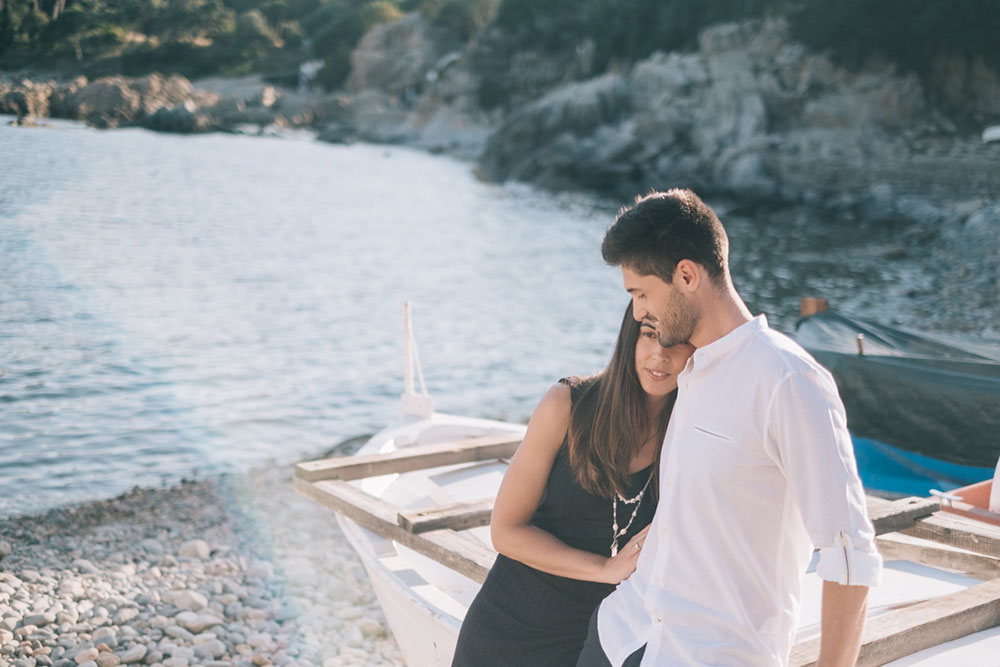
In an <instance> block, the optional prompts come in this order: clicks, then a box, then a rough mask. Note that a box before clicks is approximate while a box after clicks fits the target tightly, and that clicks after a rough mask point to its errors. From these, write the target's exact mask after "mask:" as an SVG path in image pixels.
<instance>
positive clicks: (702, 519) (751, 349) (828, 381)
mask: <svg viewBox="0 0 1000 667" xmlns="http://www.w3.org/2000/svg"><path fill="white" fill-rule="evenodd" d="M678 385H679V391H678V395H677V402H676V404H675V405H674V410H673V414H672V416H671V418H670V425H669V427H668V429H667V434H666V438H665V439H664V445H663V453H662V455H661V460H660V487H659V505H658V507H657V510H656V515H655V517H654V518H653V522H652V527H651V529H650V532H649V535H648V537H647V538H646V542H645V544H644V545H643V548H642V554H641V555H640V557H639V562H638V566H637V569H636V571H635V573H633V574H632V576H631V577H629V578H628V579H626V580H625V581H623V582H622V583H621V584H620V585H619V586H618V588H617V590H616V591H615V592H614V593H612V594H611V596H609V597H608V598H607V599H605V600H604V602H603V603H602V604H601V607H600V611H599V615H598V632H599V635H600V639H601V645H602V646H603V648H604V652H605V653H606V654H607V656H608V658H609V659H610V661H611V663H612V664H613V665H621V664H622V663H623V662H624V660H625V658H626V657H628V656H629V655H630V654H631V653H632V652H634V651H635V650H636V649H638V648H639V647H640V646H642V645H643V644H646V651H645V654H644V656H643V660H642V664H643V665H656V666H660V665H740V666H741V667H743V666H750V665H767V666H769V667H770V666H772V665H785V664H787V661H788V654H789V651H790V649H791V643H792V638H793V636H794V634H795V629H796V623H797V621H798V616H799V593H800V582H801V577H802V575H803V573H804V572H805V570H806V568H807V566H808V564H809V561H810V558H811V555H812V551H813V548H814V547H817V548H819V549H820V560H819V563H818V565H817V568H816V572H817V574H819V576H820V577H822V578H823V579H826V580H829V581H835V582H838V583H841V584H851V585H863V586H873V585H876V584H877V583H878V581H879V578H880V575H881V566H882V559H881V557H880V556H879V555H878V552H877V551H876V549H875V542H874V539H875V532H874V530H873V528H872V525H871V522H870V521H869V520H868V516H867V512H866V506H865V495H864V490H863V488H862V486H861V482H860V480H859V479H858V475H857V466H856V464H855V461H854V450H853V448H852V445H851V439H850V435H849V434H848V432H847V424H846V417H845V413H844V407H843V404H842V403H841V401H840V397H839V395H838V394H837V387H836V384H835V383H834V380H833V377H832V376H831V375H830V374H829V372H827V371H826V369H824V368H822V367H821V366H820V365H819V364H818V363H817V362H816V361H815V360H814V359H813V358H812V357H811V356H810V355H809V354H808V353H807V352H806V351H805V350H803V349H802V348H801V347H799V346H798V344H796V343H795V342H794V341H792V340H791V339H789V338H788V337H787V336H784V335H783V334H781V333H778V332H776V331H773V330H772V329H770V328H768V326H767V320H766V319H765V318H764V316H763V315H761V316H758V317H757V318H755V319H753V320H751V321H750V322H747V323H745V324H743V325H741V326H740V327H738V328H737V329H735V330H734V331H732V332H730V333H729V334H728V335H726V336H724V337H723V338H720V339H719V340H717V341H714V342H713V343H710V344H709V345H706V346H704V347H702V348H699V349H698V350H696V351H695V353H694V355H693V356H692V357H691V359H689V360H688V363H687V366H686V367H685V368H684V370H683V371H682V372H681V373H680V374H679V376H678Z"/></svg>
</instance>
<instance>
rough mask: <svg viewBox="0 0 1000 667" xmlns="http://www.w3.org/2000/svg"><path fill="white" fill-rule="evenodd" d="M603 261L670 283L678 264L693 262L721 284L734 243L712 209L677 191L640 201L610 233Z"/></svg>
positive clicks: (689, 193) (623, 213) (621, 215)
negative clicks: (684, 260)
mask: <svg viewBox="0 0 1000 667" xmlns="http://www.w3.org/2000/svg"><path fill="white" fill-rule="evenodd" d="M601 255H602V256H603V257H604V261H605V262H607V263H608V264H611V265H612V266H626V267H628V268H629V269H630V270H632V271H635V272H636V273H640V274H642V275H652V276H657V277H658V278H660V279H661V280H663V281H665V282H668V283H669V282H671V281H672V280H673V277H674V270H675V269H676V268H677V263H678V262H680V261H681V260H682V259H688V260H691V261H692V262H695V263H696V264H701V265H702V266H703V267H705V270H706V271H707V272H708V275H709V276H711V277H712V279H713V281H715V282H717V283H720V282H722V280H723V278H724V277H725V276H726V275H727V271H728V265H729V237H727V236H726V230H725V229H724V228H723V227H722V223H721V222H719V218H718V217H717V216H716V215H715V211H713V210H712V209H711V208H709V206H708V205H707V204H706V203H705V202H703V201H702V200H701V199H700V198H699V197H698V195H696V194H695V193H693V192H692V191H690V190H682V189H679V188H675V189H672V190H667V191H666V192H657V191H653V192H651V193H649V194H648V195H646V196H644V197H636V200H635V204H633V205H632V206H627V207H625V208H623V209H622V210H621V211H620V212H619V213H618V217H617V218H615V223H614V224H613V225H611V227H609V228H608V231H607V233H605V235H604V242H603V243H602V244H601Z"/></svg>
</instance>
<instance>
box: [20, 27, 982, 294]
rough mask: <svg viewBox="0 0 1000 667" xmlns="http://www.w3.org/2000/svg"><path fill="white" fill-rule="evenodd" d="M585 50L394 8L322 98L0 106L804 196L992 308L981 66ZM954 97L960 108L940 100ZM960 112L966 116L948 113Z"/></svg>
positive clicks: (279, 94) (138, 82)
mask: <svg viewBox="0 0 1000 667" xmlns="http://www.w3.org/2000/svg"><path fill="white" fill-rule="evenodd" d="M592 52H593V47H592V45H589V44H581V45H580V46H579V48H577V49H576V52H575V53H569V54H564V55H562V56H545V55H543V54H542V53H541V52H532V51H519V52H513V51H512V49H511V47H510V44H509V43H508V42H506V41H505V40H504V37H503V35H502V34H500V33H498V32H497V31H495V30H493V29H489V28H488V29H486V30H484V31H483V32H482V33H480V34H479V35H477V36H475V37H474V38H473V39H472V41H471V42H469V43H468V44H464V45H462V44H460V43H459V42H458V41H457V40H456V39H455V37H454V36H453V35H452V34H451V33H449V32H447V31H445V30H442V29H439V28H434V27H431V26H429V25H428V24H427V23H426V22H425V21H424V20H423V19H422V18H421V17H420V15H419V14H410V15H407V16H406V17H404V18H403V19H401V20H398V21H395V22H392V23H387V24H382V25H379V26H377V27H375V28H374V29H372V30H371V31H370V32H369V33H368V34H366V35H365V36H364V38H363V39H362V40H361V42H360V43H359V45H358V47H357V48H356V49H355V51H354V53H353V55H352V59H351V65H352V67H351V73H350V76H349V78H348V80H347V83H346V85H345V87H344V89H343V90H341V91H337V92H335V93H332V94H320V93H312V94H300V93H296V92H293V91H288V90H281V89H278V88H275V87H273V86H269V85H267V84H265V83H263V82H262V81H260V80H259V79H253V78H251V79H246V80H242V81H240V80H235V81H233V80H224V79H221V80H218V79H217V80H206V81H198V82H195V83H194V84H192V83H191V82H189V81H187V80H186V79H184V78H183V77H176V76H174V77H162V76H160V75H152V76H148V77H145V78H142V79H125V78H122V77H111V78H105V79H99V80H97V81H89V82H88V81H86V80H85V79H76V80H73V81H68V82H62V83H58V82H56V81H47V82H42V83H37V82H34V83H33V82H31V81H27V80H24V79H17V80H14V79H8V80H0V113H10V114H15V115H17V116H20V117H25V118H30V117H33V116H34V117H44V116H49V115H51V116H54V117H65V118H77V119H82V120H86V121H88V122H90V123H92V124H94V125H97V126H100V127H115V126H119V125H130V124H132V125H140V126H144V127H149V128H151V129H156V130H161V131H172V132H199V131H212V130H240V129H242V130H248V131H258V130H260V129H261V128H265V129H266V128H268V127H272V126H285V127H310V128H314V129H315V130H317V131H318V134H319V137H320V139H323V140H326V141H331V142H348V141H353V140H362V141H373V142H387V143H405V144H409V145H413V146H418V147H422V148H425V149H428V150H431V151H435V152H446V153H451V154H454V155H458V156H460V157H464V158H467V159H474V160H477V161H478V164H479V167H480V169H481V171H482V173H483V174H484V176H486V177H488V178H490V179H493V180H495V181H504V180H511V179H514V180H521V181H527V182H531V183H534V184H537V185H540V186H542V187H545V188H551V189H559V190H565V189H585V190H592V191H598V192H601V193H605V194H608V195H611V196H614V197H616V198H618V199H619V200H621V201H627V200H629V199H631V197H632V196H633V195H635V194H636V193H640V192H644V191H648V190H649V189H650V188H663V187H669V186H675V185H682V186H689V187H693V188H695V189H696V190H698V191H699V192H702V193H704V194H706V195H709V196H712V197H726V198H729V199H731V200H734V201H737V202H739V203H740V204H741V205H760V204H764V205H768V206H776V205H777V206H783V205H795V206H800V205H803V206H807V207H814V208H817V209H819V210H821V211H823V214H824V215H828V216H829V215H832V216H835V217H837V218H839V219H847V220H859V221H867V222H872V223H879V222H891V223H893V224H899V225H901V228H904V229H905V230H906V234H907V239H909V241H908V242H912V243H917V244H924V246H925V247H927V248H930V250H929V252H931V254H933V255H934V256H935V258H937V259H938V260H940V262H942V263H944V264H948V265H955V264H956V262H961V261H963V260H962V258H963V257H967V256H974V257H975V261H974V262H973V265H972V268H970V269H968V270H966V269H964V268H963V269H962V271H960V272H958V273H955V272H953V273H949V274H947V275H948V276H952V278H953V279H954V280H955V281H958V282H962V281H971V283H973V284H974V285H975V288H976V289H980V290H984V291H985V292H987V293H988V294H989V295H991V296H990V297H989V298H992V299H993V301H996V299H997V292H998V291H1000V290H998V284H997V281H998V276H1000V142H992V143H986V142H984V141H982V139H981V138H980V133H981V131H982V129H983V127H982V123H983V119H985V122H986V123H988V124H1000V76H998V74H997V73H996V72H993V71H991V70H990V69H989V68H987V67H985V66H984V65H982V63H978V62H971V63H969V62H960V61H957V60H948V61H942V62H941V63H940V64H939V66H938V67H936V68H935V70H934V72H935V73H934V76H933V77H932V78H933V80H932V81H921V80H919V79H918V78H917V77H916V76H914V75H912V74H910V75H901V74H899V73H897V72H895V71H894V70H893V68H891V67H890V66H887V65H879V64H877V63H872V64H869V65H868V66H867V67H866V68H864V69H862V70H861V71H850V70H847V69H844V68H841V67H838V66H837V65H835V64H834V63H832V62H831V61H830V60H829V58H827V57H826V56H824V55H822V54H817V53H812V52H809V51H808V50H807V49H806V48H805V47H803V46H802V45H800V44H797V43H795V42H794V41H792V40H791V39H790V38H789V36H788V29H787V26H786V24H785V23H784V22H783V21H781V20H773V21H749V22H744V23H739V24H725V25H717V26H714V27H711V28H708V29H706V30H704V31H703V32H702V33H701V34H700V36H699V40H698V49H697V50H696V51H693V52H687V53H677V52H675V53H654V54H653V55H651V56H650V57H648V58H646V59H644V60H641V61H639V62H636V63H634V64H629V65H620V66H618V67H617V68H612V70H611V71H608V72H605V73H601V74H599V75H595V73H594V72H592V71H591V55H592ZM927 86H931V87H932V88H931V89H928V88H927ZM963 102H964V103H965V104H966V105H968V110H969V113H968V114H966V115H965V117H964V118H965V120H964V121H963V119H962V118H959V117H958V116H955V115H953V114H952V115H950V114H948V113H946V112H943V111H941V109H955V108H956V105H961V104H963ZM969 118H974V119H977V120H976V121H975V122H976V123H978V124H977V125H976V126H974V127H969V126H968V125H964V126H963V122H967V121H968V119H969ZM955 271H958V270H957V269H955ZM950 279H951V278H949V279H948V280H950ZM948 280H945V281H944V282H947V281H948ZM942 289H943V290H946V289H949V288H948V287H947V286H943V287H942Z"/></svg>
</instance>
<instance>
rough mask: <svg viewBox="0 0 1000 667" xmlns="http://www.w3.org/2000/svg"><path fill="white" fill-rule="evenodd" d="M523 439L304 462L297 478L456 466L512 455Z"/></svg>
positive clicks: (473, 440) (351, 476) (420, 447)
mask: <svg viewBox="0 0 1000 667" xmlns="http://www.w3.org/2000/svg"><path fill="white" fill-rule="evenodd" d="M521 440H522V436H521V435H519V434H502V435H491V436H484V437H482V438H471V439H469V440H459V441H456V442H442V443H436V444H433V445H414V446H412V447H402V448H400V449H399V450H397V451H395V452H391V453H389V454H367V455H355V456H342V457H337V458H331V459H322V460H319V461H304V462H302V463H299V464H298V465H296V466H295V476H296V477H297V478H298V479H302V480H305V481H307V482H317V481H320V480H324V479H341V480H352V479H360V478H362V477H373V476H375V475H387V474H389V473H395V472H409V471H411V470H424V469H426V468H436V467H438V466H444V465H451V464H454V463H468V462H471V461H486V460H489V459H499V458H504V457H509V456H513V454H514V452H515V451H516V450H517V447H518V445H520V444H521Z"/></svg>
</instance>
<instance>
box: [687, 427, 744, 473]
mask: <svg viewBox="0 0 1000 667" xmlns="http://www.w3.org/2000/svg"><path fill="white" fill-rule="evenodd" d="M745 435H746V434H745V433H743V432H741V431H740V430H739V429H738V428H737V426H736V425H735V424H733V423H732V422H730V421H728V420H726V419H722V418H719V417H718V416H716V415H704V416H701V415H696V416H694V417H692V419H691V420H690V421H689V422H688V423H687V424H686V426H685V428H684V430H683V432H682V433H681V434H680V439H679V440H678V441H677V444H678V445H679V452H678V453H679V454H680V459H681V460H680V461H679V463H680V464H681V469H682V470H684V471H685V474H697V472H698V471H705V472H706V473H709V474H718V473H719V472H721V471H723V470H726V469H729V468H733V467H736V466H739V465H742V464H743V463H744V461H743V459H744V458H745V457H746V455H747V453H748V452H747V451H746V447H745V446H744V442H745Z"/></svg>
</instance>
